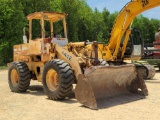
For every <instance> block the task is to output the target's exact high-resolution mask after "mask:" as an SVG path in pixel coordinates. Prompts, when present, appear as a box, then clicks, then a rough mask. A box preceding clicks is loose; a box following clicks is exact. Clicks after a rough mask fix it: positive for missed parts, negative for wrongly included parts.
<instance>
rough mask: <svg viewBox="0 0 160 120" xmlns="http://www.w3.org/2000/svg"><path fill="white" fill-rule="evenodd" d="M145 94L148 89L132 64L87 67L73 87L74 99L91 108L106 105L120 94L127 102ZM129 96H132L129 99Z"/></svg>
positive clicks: (140, 97)
mask: <svg viewBox="0 0 160 120" xmlns="http://www.w3.org/2000/svg"><path fill="white" fill-rule="evenodd" d="M136 93H139V94H136ZM146 95H148V90H147V88H146V85H145V83H144V80H143V78H142V76H141V74H140V71H139V70H138V69H137V68H136V67H135V66H134V65H132V64H131V65H123V66H94V67H91V68H88V69H86V70H85V74H80V75H79V76H78V82H77V85H76V88H75V97H76V99H77V100H78V101H79V102H80V103H81V104H83V105H84V106H86V107H89V108H91V109H99V108H104V107H107V106H108V105H109V104H107V103H108V102H112V98H113V100H118V101H119V100H120V99H121V96H122V99H124V100H125V102H128V101H133V100H137V99H142V98H144V97H145V96H146ZM131 96H134V98H133V99H129V98H132V97H131ZM127 99H128V101H127Z"/></svg>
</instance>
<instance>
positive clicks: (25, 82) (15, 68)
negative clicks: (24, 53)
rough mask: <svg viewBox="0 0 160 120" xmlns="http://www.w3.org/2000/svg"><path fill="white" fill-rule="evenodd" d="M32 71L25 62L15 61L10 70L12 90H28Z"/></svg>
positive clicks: (9, 80) (9, 79)
mask: <svg viewBox="0 0 160 120" xmlns="http://www.w3.org/2000/svg"><path fill="white" fill-rule="evenodd" d="M30 79H31V76H30V71H29V69H28V66H27V64H26V63H24V62H13V63H11V66H10V68H9V71H8V83H9V87H10V89H11V91H12V92H16V93H20V92H26V90H27V89H28V87H29V85H30Z"/></svg>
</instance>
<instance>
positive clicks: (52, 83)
mask: <svg viewBox="0 0 160 120" xmlns="http://www.w3.org/2000/svg"><path fill="white" fill-rule="evenodd" d="M46 83H47V86H48V88H49V90H50V91H55V90H56V89H57V87H58V74H57V72H56V71H55V70H53V69H51V70H49V71H48V72H47V75H46Z"/></svg>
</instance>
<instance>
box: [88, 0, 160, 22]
mask: <svg viewBox="0 0 160 120" xmlns="http://www.w3.org/2000/svg"><path fill="white" fill-rule="evenodd" d="M130 1H131V0H87V3H88V5H89V6H90V7H91V8H92V9H93V10H94V8H95V7H96V8H98V10H99V11H103V8H104V7H106V8H107V9H108V11H110V13H113V12H115V11H120V10H121V9H122V8H123V7H124V6H125V5H126V4H127V3H128V2H130ZM142 15H143V16H145V17H148V18H149V19H151V18H155V19H158V20H160V6H158V7H156V8H153V9H150V10H148V11H145V12H143V13H142Z"/></svg>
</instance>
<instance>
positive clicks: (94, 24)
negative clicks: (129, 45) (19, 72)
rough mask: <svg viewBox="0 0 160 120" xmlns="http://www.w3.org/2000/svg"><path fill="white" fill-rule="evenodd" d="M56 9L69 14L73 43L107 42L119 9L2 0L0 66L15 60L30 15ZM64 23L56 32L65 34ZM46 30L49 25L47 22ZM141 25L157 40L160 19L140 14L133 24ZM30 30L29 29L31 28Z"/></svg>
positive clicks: (56, 0) (75, 1) (66, 1)
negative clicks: (14, 50) (155, 35)
mask: <svg viewBox="0 0 160 120" xmlns="http://www.w3.org/2000/svg"><path fill="white" fill-rule="evenodd" d="M39 11H54V12H62V13H67V14H68V16H67V19H66V20H67V30H68V39H69V41H70V42H75V41H85V40H90V41H95V40H97V41H99V42H106V41H107V40H108V39H109V34H110V32H111V30H112V27H113V24H114V21H115V19H116V17H117V15H118V12H114V13H112V14H111V13H110V12H109V11H108V10H107V8H104V9H103V11H102V12H100V11H98V9H97V8H95V9H94V10H92V9H91V8H90V7H89V6H88V5H87V3H86V0H38V1H37V0H0V66H1V65H6V63H7V62H11V61H12V59H13V54H12V53H13V45H15V44H20V43H22V36H23V31H22V30H23V27H26V28H28V21H27V20H26V16H27V15H28V14H30V13H33V12H39ZM61 24H62V23H61V22H57V23H56V25H55V26H54V28H56V31H55V32H56V33H58V34H62V33H63V29H62V25H61ZM46 25H47V27H46V28H45V29H46V31H47V32H48V31H49V24H48V23H46ZM133 27H135V28H139V29H140V31H141V33H142V35H143V37H144V40H145V41H146V42H153V41H154V34H155V32H156V30H157V28H158V27H160V21H159V20H157V19H151V20H149V19H148V18H146V17H144V16H142V15H139V16H138V17H137V18H136V19H135V20H134V23H133ZM27 30H28V29H27ZM33 32H34V34H33V38H36V37H38V35H39V34H40V26H39V21H38V22H37V21H36V22H35V21H33Z"/></svg>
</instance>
